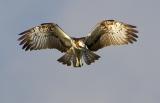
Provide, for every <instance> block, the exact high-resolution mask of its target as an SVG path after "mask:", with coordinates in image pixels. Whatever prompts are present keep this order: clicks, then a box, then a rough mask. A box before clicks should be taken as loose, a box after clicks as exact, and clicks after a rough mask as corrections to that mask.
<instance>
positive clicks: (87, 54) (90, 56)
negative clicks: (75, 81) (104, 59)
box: [83, 49, 100, 65]
mask: <svg viewBox="0 0 160 103" xmlns="http://www.w3.org/2000/svg"><path fill="white" fill-rule="evenodd" d="M83 58H84V61H85V63H86V64H88V65H90V64H91V63H93V62H95V60H98V59H99V58H100V56H99V55H97V54H95V53H93V52H92V51H90V50H88V49H86V50H85V51H84V54H83Z"/></svg>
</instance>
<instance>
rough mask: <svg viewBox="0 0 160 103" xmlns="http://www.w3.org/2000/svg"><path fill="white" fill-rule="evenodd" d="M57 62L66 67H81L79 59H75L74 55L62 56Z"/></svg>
mask: <svg viewBox="0 0 160 103" xmlns="http://www.w3.org/2000/svg"><path fill="white" fill-rule="evenodd" d="M57 61H59V62H60V63H62V64H64V65H67V66H71V64H73V66H74V67H81V66H83V63H82V58H81V57H79V58H78V57H76V55H73V54H68V53H66V54H64V55H63V56H62V57H60V58H59V59H58V60H57Z"/></svg>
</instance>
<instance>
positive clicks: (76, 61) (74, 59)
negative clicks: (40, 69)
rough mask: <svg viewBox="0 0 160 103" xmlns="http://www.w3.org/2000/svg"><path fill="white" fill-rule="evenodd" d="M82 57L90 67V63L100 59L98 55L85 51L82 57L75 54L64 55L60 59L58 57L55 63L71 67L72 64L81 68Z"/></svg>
mask: <svg viewBox="0 0 160 103" xmlns="http://www.w3.org/2000/svg"><path fill="white" fill-rule="evenodd" d="M82 56H83V59H84V61H85V63H86V64H87V65H90V64H91V63H93V62H95V60H98V59H99V58H100V56H99V55H97V54H95V53H93V52H92V51H90V50H88V49H85V50H84V51H83V53H82V55H79V56H78V55H75V54H71V53H70V54H69V53H66V54H64V55H63V56H62V57H60V58H59V59H58V60H57V61H59V62H60V63H62V64H64V65H67V66H71V65H72V64H73V66H74V67H82V66H83V63H82Z"/></svg>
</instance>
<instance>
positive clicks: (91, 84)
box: [0, 0, 160, 103]
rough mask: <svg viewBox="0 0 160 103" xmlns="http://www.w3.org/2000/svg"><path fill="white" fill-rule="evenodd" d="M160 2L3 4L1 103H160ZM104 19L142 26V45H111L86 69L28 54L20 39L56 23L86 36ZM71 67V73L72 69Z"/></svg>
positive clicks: (51, 54)
mask: <svg viewBox="0 0 160 103" xmlns="http://www.w3.org/2000/svg"><path fill="white" fill-rule="evenodd" d="M159 4H160V1H159V0H119V1H118V0H0V13H1V14H0V31H1V38H0V52H1V53H0V83H1V85H0V103H159V102H160V46H159V44H160V41H159V38H160V32H159V28H160V26H159V24H160V19H159V18H160V11H159V10H160V6H159ZM104 19H116V20H119V21H123V22H127V23H129V24H133V25H136V26H137V27H138V30H139V34H138V35H139V38H138V42H137V43H134V44H133V45H127V46H115V47H114V46H111V47H107V48H104V49H101V50H100V51H98V52H97V53H98V54H99V55H101V59H100V60H98V61H96V62H95V63H94V64H92V65H89V66H86V65H85V66H83V67H82V68H81V69H73V68H72V67H67V66H64V65H61V64H60V63H58V62H57V61H56V60H57V59H58V58H59V57H60V56H61V55H63V54H61V53H60V52H59V51H57V50H55V49H54V50H41V51H33V52H25V51H24V50H22V49H21V47H20V46H19V45H18V43H19V42H18V41H17V38H18V37H19V36H18V34H19V33H20V32H23V31H24V30H27V29H28V28H31V27H32V26H35V25H38V24H41V23H43V22H55V23H57V24H58V25H59V26H60V27H61V28H63V30H64V31H65V32H66V33H68V34H69V35H70V36H75V37H80V36H85V35H87V33H88V32H89V31H90V30H91V28H92V27H93V26H94V25H95V24H96V23H97V22H99V21H101V20H104ZM70 68H71V69H70Z"/></svg>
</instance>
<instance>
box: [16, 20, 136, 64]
mask: <svg viewBox="0 0 160 103" xmlns="http://www.w3.org/2000/svg"><path fill="white" fill-rule="evenodd" d="M137 33H138V31H137V30H136V26H133V25H130V24H127V23H123V22H120V21H116V20H103V21H101V22H99V23H97V25H96V26H95V27H94V28H93V30H91V32H90V33H89V34H88V35H87V36H85V37H80V38H75V37H70V36H68V35H67V34H66V33H65V32H64V31H63V30H62V29H61V28H60V27H59V26H58V25H57V24H55V23H43V24H41V25H38V26H35V27H33V28H31V29H29V30H26V31H24V32H22V33H20V34H19V35H21V36H20V38H19V39H18V41H20V45H22V49H24V50H25V51H28V50H30V51H32V50H41V49H58V50H59V51H61V52H63V53H65V54H64V55H63V56H62V57H60V58H59V59H58V60H57V61H58V62H60V63H62V64H64V65H67V66H71V65H73V66H74V67H81V66H83V62H85V63H86V64H87V65H90V64H91V63H94V62H95V60H98V59H99V58H100V56H99V55H97V54H95V52H96V51H97V50H99V49H101V48H103V47H107V46H110V45H124V44H129V43H133V42H135V41H137V40H136V38H138V36H137Z"/></svg>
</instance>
